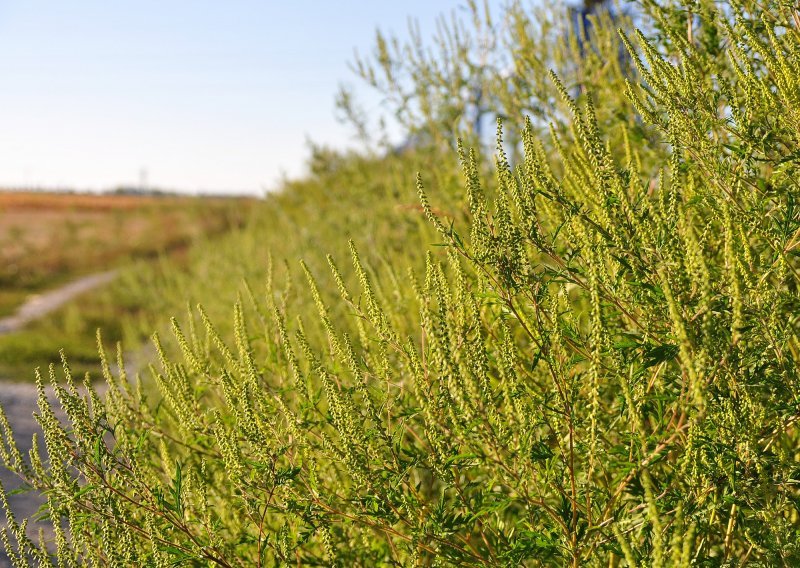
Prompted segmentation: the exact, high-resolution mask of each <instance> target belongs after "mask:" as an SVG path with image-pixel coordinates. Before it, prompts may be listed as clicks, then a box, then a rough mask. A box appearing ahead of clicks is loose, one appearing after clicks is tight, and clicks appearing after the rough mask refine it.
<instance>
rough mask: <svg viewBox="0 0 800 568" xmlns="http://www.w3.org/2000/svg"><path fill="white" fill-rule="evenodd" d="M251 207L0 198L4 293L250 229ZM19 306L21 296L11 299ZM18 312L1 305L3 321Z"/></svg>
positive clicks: (143, 199) (124, 198)
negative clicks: (233, 230)
mask: <svg viewBox="0 0 800 568" xmlns="http://www.w3.org/2000/svg"><path fill="white" fill-rule="evenodd" d="M252 204H253V202H252V200H246V199H221V198H192V197H163V198H162V197H153V196H129V195H88V194H56V193H25V192H7V193H3V192H0V287H2V288H3V289H4V290H6V291H9V290H23V291H35V290H39V289H42V288H47V287H50V286H53V285H55V284H57V283H59V282H60V281H63V280H65V279H68V278H72V277H74V276H78V275H80V274H85V273H88V272H93V271H96V270H105V269H107V268H109V267H111V266H115V265H118V264H120V263H122V262H124V261H126V260H128V259H130V258H141V257H149V256H155V255H158V254H161V253H164V252H168V251H175V250H178V249H181V248H184V247H185V246H186V245H188V244H189V243H190V242H191V241H193V240H195V239H197V238H200V237H203V236H204V235H208V234H213V233H219V232H221V231H224V230H227V229H229V228H231V227H232V226H236V225H239V224H241V223H242V222H243V219H244V216H245V213H246V211H247V209H248V208H249V207H250V206H252ZM5 296H8V299H9V300H10V302H13V303H14V304H15V303H17V294H12V295H10V296H9V295H8V294H6V295H5ZM13 308H14V305H13V304H12V303H9V302H4V301H3V298H0V314H2V313H3V312H9V311H11V310H13Z"/></svg>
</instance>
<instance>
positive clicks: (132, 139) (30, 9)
mask: <svg viewBox="0 0 800 568" xmlns="http://www.w3.org/2000/svg"><path fill="white" fill-rule="evenodd" d="M492 3H493V4H496V5H499V4H500V3H501V2H500V1H499V0H498V1H493V2H492ZM460 5H462V3H461V2H459V1H458V0H438V1H436V2H431V1H429V0H428V1H425V0H404V1H402V2H397V1H383V0H373V1H367V0H357V1H356V0H352V1H348V2H323V1H311V0H295V1H291V0H286V1H284V2H277V1H272V0H266V1H260V2H256V1H246V0H226V1H224V2H223V1H221V0H216V1H213V2H212V1H205V0H191V1H188V0H136V1H129V0H125V1H118V0H103V1H95V0H71V1H63V0H48V1H44V0H26V1H23V0H11V1H9V0H2V1H0V187H8V186H38V187H56V186H61V187H72V188H78V189H89V190H101V189H108V188H111V187H114V186H117V185H120V184H128V185H131V184H137V183H138V181H139V178H140V172H141V171H142V169H145V170H146V172H147V180H148V183H149V185H151V186H158V187H164V188H171V189H180V190H184V191H189V192H196V191H199V190H206V191H234V192H249V193H262V192H263V191H264V190H265V189H269V188H274V187H275V186H276V185H277V184H278V182H279V180H280V178H281V175H282V174H283V173H286V174H288V175H290V176H294V175H299V174H300V173H301V172H302V166H303V160H304V157H305V156H306V154H307V147H306V142H305V141H306V138H308V137H310V138H311V139H312V140H314V141H316V142H321V143H328V144H331V145H335V146H343V145H346V144H348V143H350V142H351V138H350V134H351V132H350V130H349V129H348V128H347V127H345V126H342V125H340V124H338V123H337V122H336V119H335V112H334V96H335V93H336V91H337V89H338V85H339V84H340V83H342V82H344V83H349V84H351V85H352V86H354V87H356V88H357V93H358V94H359V98H360V99H361V100H362V101H363V102H365V103H366V105H367V107H368V108H369V107H370V106H372V107H374V106H375V105H377V104H378V99H376V98H375V97H374V96H370V93H369V90H368V89H367V87H366V86H362V85H361V84H360V83H359V80H358V79H357V78H356V77H355V76H353V74H352V73H351V72H350V70H349V69H348V62H349V61H351V60H352V58H353V53H354V49H358V50H359V52H361V53H365V52H367V51H368V50H370V49H371V47H372V43H373V38H374V32H375V28H376V27H380V28H381V29H383V30H388V31H395V32H397V33H399V34H401V35H403V36H404V35H405V32H406V29H407V21H408V17H409V16H412V17H415V18H417V19H418V20H419V21H420V23H421V25H422V27H423V30H426V29H427V30H431V29H432V27H433V24H434V22H435V19H436V17H437V16H438V15H440V14H441V13H449V12H451V11H452V10H453V9H456V8H457V7H459V6H460Z"/></svg>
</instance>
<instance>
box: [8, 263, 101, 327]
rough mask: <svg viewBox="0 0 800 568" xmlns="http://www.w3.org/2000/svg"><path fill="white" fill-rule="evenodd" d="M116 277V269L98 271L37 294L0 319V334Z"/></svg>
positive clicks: (23, 324)
mask: <svg viewBox="0 0 800 568" xmlns="http://www.w3.org/2000/svg"><path fill="white" fill-rule="evenodd" d="M116 277H117V271H116V270H109V271H106V272H98V273H96V274H90V275H89V276H84V277H83V278H79V279H78V280H74V281H72V282H70V283H69V284H65V285H64V286H61V287H60V288H56V289H55V290H50V291H49V292H44V293H42V294H37V295H35V296H33V297H31V298H30V299H29V300H28V301H27V302H25V303H24V304H23V305H22V306H20V308H19V309H18V310H17V313H15V314H14V315H13V316H9V317H6V318H2V319H0V335H4V334H7V333H14V332H15V331H18V330H20V329H22V328H23V327H24V326H25V325H27V324H28V323H30V322H32V321H34V320H37V319H39V318H40V317H43V316H45V315H47V314H49V313H50V312H52V311H54V310H57V309H58V308H60V307H61V306H62V305H64V304H65V303H66V302H68V301H70V300H71V299H72V298H74V297H75V296H78V295H79V294H83V293H84V292H88V291H89V290H91V289H92V288H97V287H98V286H102V285H103V284H107V283H109V282H111V281H112V280H113V279H114V278H116Z"/></svg>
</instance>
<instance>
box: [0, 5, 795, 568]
mask: <svg viewBox="0 0 800 568" xmlns="http://www.w3.org/2000/svg"><path fill="white" fill-rule="evenodd" d="M513 10H514V11H513V12H512V14H513V15H514V17H515V18H521V17H522V15H524V12H521V11H519V9H518V8H514V9H513ZM639 17H640V18H641V20H642V21H641V22H640V27H641V29H643V30H647V31H648V35H647V36H646V35H645V34H644V33H633V34H625V33H623V34H622V39H621V41H623V42H624V44H625V46H626V47H627V49H628V51H629V53H630V57H631V61H632V64H633V65H634V66H635V68H636V72H635V74H634V71H633V70H630V71H629V72H628V73H627V77H628V81H627V87H626V90H625V94H626V97H627V99H626V100H627V102H625V101H623V100H622V99H621V98H619V97H617V98H612V99H610V100H602V99H595V97H593V96H592V93H591V91H592V89H590V88H586V89H585V90H584V91H580V92H578V93H575V94H578V100H573V98H571V96H570V94H571V91H572V89H571V88H568V87H566V86H565V85H564V83H563V82H562V81H561V80H560V79H559V77H558V75H557V74H555V73H553V74H552V75H551V81H552V85H553V89H554V90H555V92H557V93H558V95H559V97H560V100H561V101H562V102H560V103H558V106H559V108H563V109H565V110H566V111H567V114H564V115H563V116H561V115H560V114H558V113H551V114H552V116H551V117H550V118H551V120H552V126H551V127H550V129H549V130H550V135H549V136H543V135H542V133H541V132H540V130H541V123H540V122H539V121H536V120H528V121H527V122H525V123H524V125H523V127H522V128H520V129H519V131H518V132H519V134H518V137H519V139H520V144H521V147H522V150H523V151H522V158H521V159H520V160H519V161H518V163H516V164H512V163H511V160H509V159H508V158H507V156H506V150H505V147H506V144H505V143H504V140H503V136H502V128H498V144H497V155H496V160H495V168H494V171H495V176H494V179H493V180H491V181H488V180H487V176H486V174H485V169H486V168H485V166H484V164H483V162H482V160H481V158H480V155H481V153H480V150H479V149H477V150H469V149H467V148H466V147H464V146H462V145H459V147H458V157H459V158H460V163H461V167H462V173H463V186H464V187H465V190H466V191H465V197H464V199H463V200H460V199H459V198H458V197H456V196H455V195H454V194H453V193H452V190H451V189H452V172H451V171H450V170H449V169H448V168H449V166H447V165H446V164H442V163H437V160H438V158H437V157H438V156H440V154H435V156H434V157H433V158H430V156H428V159H429V160H431V161H432V162H433V164H432V165H431V166H430V168H431V170H430V172H426V173H425V174H423V175H422V176H421V177H420V178H419V179H418V183H417V188H418V192H419V198H420V203H421V210H422V212H423V213H424V214H425V216H426V217H427V219H428V221H429V227H432V229H433V230H435V232H436V234H438V237H436V238H437V239H438V241H439V244H440V245H442V246H439V247H433V248H429V247H427V246H426V245H425V243H426V242H429V239H430V238H431V237H430V235H432V234H433V233H431V232H430V231H431V229H430V228H429V229H425V228H421V229H419V230H418V228H419V225H417V224H416V221H413V219H414V217H411V216H410V215H413V214H414V213H415V212H414V210H413V208H412V209H411V210H410V211H408V210H406V209H403V208H400V209H401V210H400V211H398V208H397V205H398V204H400V205H403V204H404V199H405V194H404V193H403V192H404V191H405V189H404V188H402V184H401V185H396V184H395V182H396V181H398V180H402V177H399V178H397V177H393V175H394V174H392V173H391V172H392V171H395V170H394V168H397V167H398V164H399V165H401V166H402V165H404V164H405V165H409V164H412V163H414V161H415V160H420V159H425V158H424V157H420V155H424V154H425V152H424V151H420V153H419V154H414V152H412V153H411V154H410V155H408V156H389V157H387V158H384V159H374V160H369V159H362V158H359V157H357V156H350V157H346V156H345V157H341V160H340V161H338V162H336V163H328V164H327V165H326V166H325V167H318V168H316V169H315V173H314V175H313V176H312V177H311V178H310V179H309V180H308V181H307V182H302V183H300V184H299V185H295V186H293V187H290V188H289V189H287V191H286V192H285V193H284V194H283V195H281V196H276V197H275V198H274V199H273V206H272V208H271V211H272V216H271V217H270V218H269V219H267V220H266V222H267V223H269V224H271V227H269V228H267V229H265V230H264V231H262V232H256V230H255V229H252V230H251V231H247V232H245V233H243V234H241V235H239V236H237V237H236V238H234V239H233V240H231V241H230V242H229V243H228V245H226V247H229V248H224V247H223V248H221V249H220V250H218V251H214V250H207V251H204V252H203V254H204V259H203V260H202V261H201V260H197V261H196V265H197V266H196V268H195V270H196V271H207V272H206V273H207V274H228V273H230V272H234V273H235V271H236V270H240V271H242V272H243V274H242V275H243V276H244V277H245V279H246V280H248V281H249V282H252V278H253V277H255V275H256V274H257V273H258V272H259V271H260V269H256V268H252V266H254V262H260V259H258V260H256V261H254V260H253V256H254V255H253V253H254V252H257V251H258V249H259V247H260V245H261V242H262V241H261V240H260V238H261V237H260V235H265V234H269V233H270V231H271V232H272V236H271V237H269V240H268V242H269V243H271V244H274V245H275V248H276V249H277V250H279V251H280V252H281V253H283V254H287V255H295V254H297V253H299V252H302V253H303V256H306V257H307V258H308V259H309V262H308V264H302V265H301V267H300V271H301V272H302V273H303V276H302V278H304V280H305V282H306V285H305V286H302V287H301V286H298V285H297V283H296V279H295V284H294V285H293V286H290V287H285V288H283V289H280V287H279V286H277V285H276V284H275V283H276V282H278V281H279V280H284V281H287V282H291V281H292V280H291V279H290V275H291V273H292V272H295V270H293V269H292V268H291V267H289V268H282V269H281V272H280V276H278V275H277V274H275V273H274V272H273V270H272V269H271V268H270V269H269V270H267V274H266V276H265V278H266V282H267V284H266V287H265V291H264V292H263V293H261V292H256V291H254V288H253V287H252V286H251V285H250V284H248V285H245V286H243V287H242V289H241V294H242V299H241V300H239V301H236V302H235V306H234V309H233V315H232V318H230V322H231V323H229V324H224V322H223V321H222V320H221V319H220V318H219V316H213V317H210V316H209V315H208V313H209V312H207V311H206V310H205V309H203V308H202V307H198V308H197V309H194V310H192V312H191V313H190V314H189V315H188V316H186V317H185V318H184V320H183V321H182V322H180V321H178V320H176V319H173V320H172V333H171V335H172V339H171V340H170V342H169V343H166V342H164V341H162V339H161V338H160V336H159V335H155V336H154V338H153V339H154V344H155V346H156V349H157V352H158V363H157V364H155V365H152V366H151V367H150V373H151V375H152V378H153V381H154V383H155V384H156V385H157V387H158V390H157V393H158V394H155V392H151V391H150V390H148V388H147V385H146V384H142V382H141V381H139V382H137V384H136V385H134V386H132V385H131V384H129V382H128V379H127V376H126V374H125V372H124V370H122V369H124V364H123V362H122V355H121V350H119V355H118V358H119V363H118V365H117V367H118V368H119V369H120V370H121V371H120V372H119V376H114V374H112V372H111V367H110V365H109V364H108V362H107V359H106V356H105V355H102V357H103V365H104V369H105V371H104V376H105V379H106V382H107V391H106V394H105V395H104V396H102V397H101V396H100V395H98V394H97V393H96V392H95V390H94V389H93V387H92V385H91V384H90V383H89V382H88V381H87V382H86V385H85V388H86V389H87V391H88V394H86V395H82V394H81V393H80V392H79V390H78V388H77V387H76V386H75V384H74V380H73V379H72V377H71V373H70V370H69V366H68V365H67V364H66V362H65V364H64V375H65V377H66V386H63V387H62V386H59V383H58V381H57V380H56V373H55V370H53V369H51V373H50V374H51V377H50V381H51V383H52V385H53V388H54V389H55V390H56V392H57V394H58V398H59V401H60V404H61V406H62V407H63V408H64V410H65V411H66V412H67V415H68V416H69V419H70V421H69V425H68V426H66V427H65V426H62V425H61V424H60V423H59V422H58V421H57V420H56V418H55V416H54V414H53V411H52V409H51V407H50V406H49V405H48V403H47V400H46V398H45V396H44V381H43V380H42V379H40V383H39V384H40V392H41V396H40V417H39V418H40V422H41V424H42V427H43V434H44V442H45V445H46V458H45V457H40V455H39V454H38V453H34V454H33V455H32V456H31V462H30V464H27V463H26V462H25V460H24V459H23V457H22V456H21V455H19V453H18V452H17V451H16V450H15V449H14V446H13V442H12V438H11V436H10V433H9V432H8V429H6V436H5V441H6V443H5V445H4V446H2V447H3V451H2V454H3V455H2V457H3V458H4V460H5V462H6V464H7V466H8V467H9V468H11V469H13V470H15V471H17V472H19V473H20V474H21V475H23V476H24V477H25V478H26V479H27V480H28V481H29V483H30V485H31V487H33V488H34V489H36V490H37V491H41V492H43V493H44V494H45V495H46V496H47V498H48V506H47V511H48V513H47V514H48V515H49V518H50V519H52V520H53V521H54V527H55V535H56V538H55V540H56V544H57V549H58V550H57V556H58V559H59V562H61V564H62V565H75V564H88V563H90V562H91V563H96V564H98V565H133V564H148V565H167V564H170V563H173V564H175V563H176V564H181V563H184V564H186V565H200V564H202V563H207V564H217V565H221V566H238V565H241V566H252V565H273V564H284V563H285V564H289V563H292V564H296V565H317V564H325V565H331V564H333V565H342V566H373V565H478V564H486V565H507V566H518V565H573V566H578V565H590V566H600V565H612V566H613V565H620V564H628V565H647V566H685V565H692V564H703V565H735V564H745V563H747V562H751V563H752V564H754V565H755V564H758V565H786V566H789V565H796V564H797V563H800V550H798V544H797V543H798V542H800V534H798V533H799V532H800V516H799V515H800V490H798V485H797V484H798V472H799V471H800V459H799V458H800V456H799V454H798V441H799V440H798V426H797V425H798V420H799V419H800V408H799V407H798V403H799V402H800V401H799V400H798V393H799V392H800V388H798V387H800V384H798V373H797V357H798V349H800V344H799V343H798V315H797V314H798V313H800V312H798V288H797V286H798V281H799V278H798V277H799V273H798V269H799V268H800V266H799V264H800V263H798V255H797V247H798V244H800V216H799V215H798V209H797V208H796V203H795V200H796V196H797V191H798V183H797V179H798V164H800V154H798V148H800V140H798V138H799V137H800V135H799V134H798V133H800V104H799V103H800V100H799V99H800V79H799V78H800V35H799V34H800V13H798V11H797V10H796V9H795V8H794V7H793V6H792V5H791V4H790V3H780V2H749V1H737V2H731V3H730V4H725V5H722V6H717V5H716V4H715V3H713V2H710V1H705V0H701V1H698V2H686V3H679V2H663V3H660V4H656V3H654V2H643V3H642V5H641V14H640V16H639ZM603 22H605V24H603ZM604 25H605V26H608V25H610V20H609V19H608V18H605V19H603V18H601V19H600V20H597V25H596V26H594V27H593V30H594V31H593V32H592V38H593V40H594V41H597V39H598V38H607V37H610V36H609V34H608V33H607V30H606V28H605V27H603V26H604ZM564 41H567V40H564ZM609 41H610V40H609ZM542 49H546V48H542ZM525 57H533V56H532V55H531V54H530V53H528V54H527V55H525ZM585 58H586V59H591V56H590V55H587V56H586V57H585ZM576 64H577V65H579V66H580V65H581V61H577V62H576ZM611 65H621V63H620V62H619V60H618V59H615V60H614V62H612V63H611ZM623 80H625V76H623V75H619V76H618V77H617V79H616V81H617V83H615V85H616V86H617V87H620V86H621V83H620V82H621V81H623ZM621 90H622V89H618V92H619V91H621ZM606 91H607V92H609V93H612V91H611V90H608V88H606ZM612 103H613V106H610V105H612ZM552 104H553V108H556V103H552ZM601 109H602V110H601ZM599 116H602V117H603V118H602V120H601V119H599V118H598V117H599ZM614 117H617V118H616V119H615V118H614ZM438 151H439V150H436V152H438ZM387 169H388V171H389V172H390V173H387ZM398 175H399V174H398ZM354 176H355V178H359V177H360V185H355V184H352V183H351V182H352V181H353V179H354ZM429 178H432V179H434V180H436V182H437V183H436V185H435V187H436V188H437V191H435V192H430V198H429V197H428V193H426V190H425V189H424V187H423V186H424V185H425V183H424V180H426V179H429ZM335 180H339V181H338V182H335ZM342 180H346V181H342ZM301 187H302V188H303V190H304V191H301V190H300V188H301ZM331 187H333V188H334V190H335V189H336V188H346V189H350V188H352V194H350V193H349V192H347V193H344V194H342V195H341V199H339V200H338V201H339V202H338V203H331V205H330V209H329V210H326V211H323V212H320V211H318V210H317V212H316V213H315V214H314V213H312V214H314V215H315V217H313V219H312V220H311V221H312V222H311V223H310V224H306V225H302V226H298V225H297V224H295V223H294V222H293V221H292V219H299V218H302V217H303V215H301V214H300V213H299V212H304V213H303V214H305V213H307V212H309V211H311V210H316V209H315V207H317V206H318V203H317V200H318V197H319V195H321V194H322V192H324V191H327V190H328V189H330V188H331ZM462 204H463V208H462ZM404 215H406V216H405V217H404ZM314 220H318V221H319V223H314V222H313V221H314ZM306 222H308V220H306ZM287 227H295V230H293V231H288V230H282V229H286V228H287ZM276 233H277V234H276ZM348 233H350V235H351V236H353V237H355V239H356V240H357V241H359V242H357V243H355V244H354V243H353V242H351V243H350V244H349V249H350V255H349V256H350V261H349V264H350V266H351V267H350V268H347V269H346V268H345V263H344V262H342V261H341V260H340V259H341V258H342V254H341V252H338V253H337V256H336V258H334V257H331V256H329V257H327V264H328V267H327V269H326V270H325V272H326V273H327V276H326V275H325V274H324V273H323V268H322V266H321V265H322V264H323V262H322V261H321V257H320V255H319V254H318V252H317V251H316V250H314V248H315V247H319V246H325V247H326V248H331V249H341V247H342V246H343V245H344V242H345V241H346V240H347V234H348ZM265 238H266V237H265ZM360 239H364V240H363V241H361V240H360ZM397 239H407V240H404V241H403V242H402V243H400V244H399V245H398V243H397V242H396V240H397ZM248 243H249V244H248ZM235 249H241V250H242V251H244V252H240V253H238V254H237V253H236V252H235ZM361 251H366V252H361ZM227 254H230V258H231V260H225V256H226V255H227ZM256 256H257V255H256ZM423 261H424V268H420V267H419V266H418V265H420V264H421V263H422V262H423ZM239 264H241V266H237V265H239ZM404 264H405V265H410V268H409V270H408V273H407V275H406V274H403V273H402V272H401V269H402V267H403V265H404ZM276 266H278V264H277V263H276ZM209 267H213V270H212V269H209ZM275 272H277V270H276V271H275ZM196 273H197V272H196ZM175 278H176V279H178V280H177V281H180V277H177V276H176V277H175ZM195 280H197V279H196V278H195ZM223 280H224V279H223ZM225 282H226V284H225V285H227V286H229V289H230V288H231V286H230V284H229V283H228V282H227V280H225ZM195 285H198V286H199V284H195ZM202 285H203V286H206V289H207V290H216V288H214V286H222V285H223V284H220V282H219V281H217V282H215V283H213V284H209V283H203V284H202ZM298 288H300V290H297V289H298ZM177 289H178V290H183V293H187V289H188V288H187V287H186V286H184V287H180V286H179V287H177ZM211 294H213V295H214V296H216V297H217V301H216V302H214V300H213V298H212V296H211ZM211 294H207V295H206V296H205V297H206V298H210V299H209V302H210V304H212V305H214V306H216V307H215V308H214V310H215V311H217V310H218V306H219V305H220V297H222V296H225V294H226V293H219V291H217V292H212V293H211ZM188 295H189V296H203V293H202V291H200V289H199V288H193V289H192V292H191V293H188ZM295 316H298V317H295ZM223 325H225V327H223ZM100 352H101V354H103V353H104V349H103V346H102V344H101V345H100ZM5 543H6V547H7V550H8V551H9V554H10V556H11V557H12V558H14V559H15V560H16V562H17V563H18V564H20V565H25V564H26V562H28V560H27V559H28V558H31V559H33V558H38V559H40V560H41V561H42V562H44V563H47V562H49V554H48V552H47V551H46V550H45V549H44V548H38V547H36V546H35V545H34V544H33V543H32V542H31V541H30V540H28V538H27V537H26V536H25V531H24V526H21V525H19V524H17V523H16V521H15V520H14V519H13V518H10V519H9V528H8V530H7V532H6V536H5Z"/></svg>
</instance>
